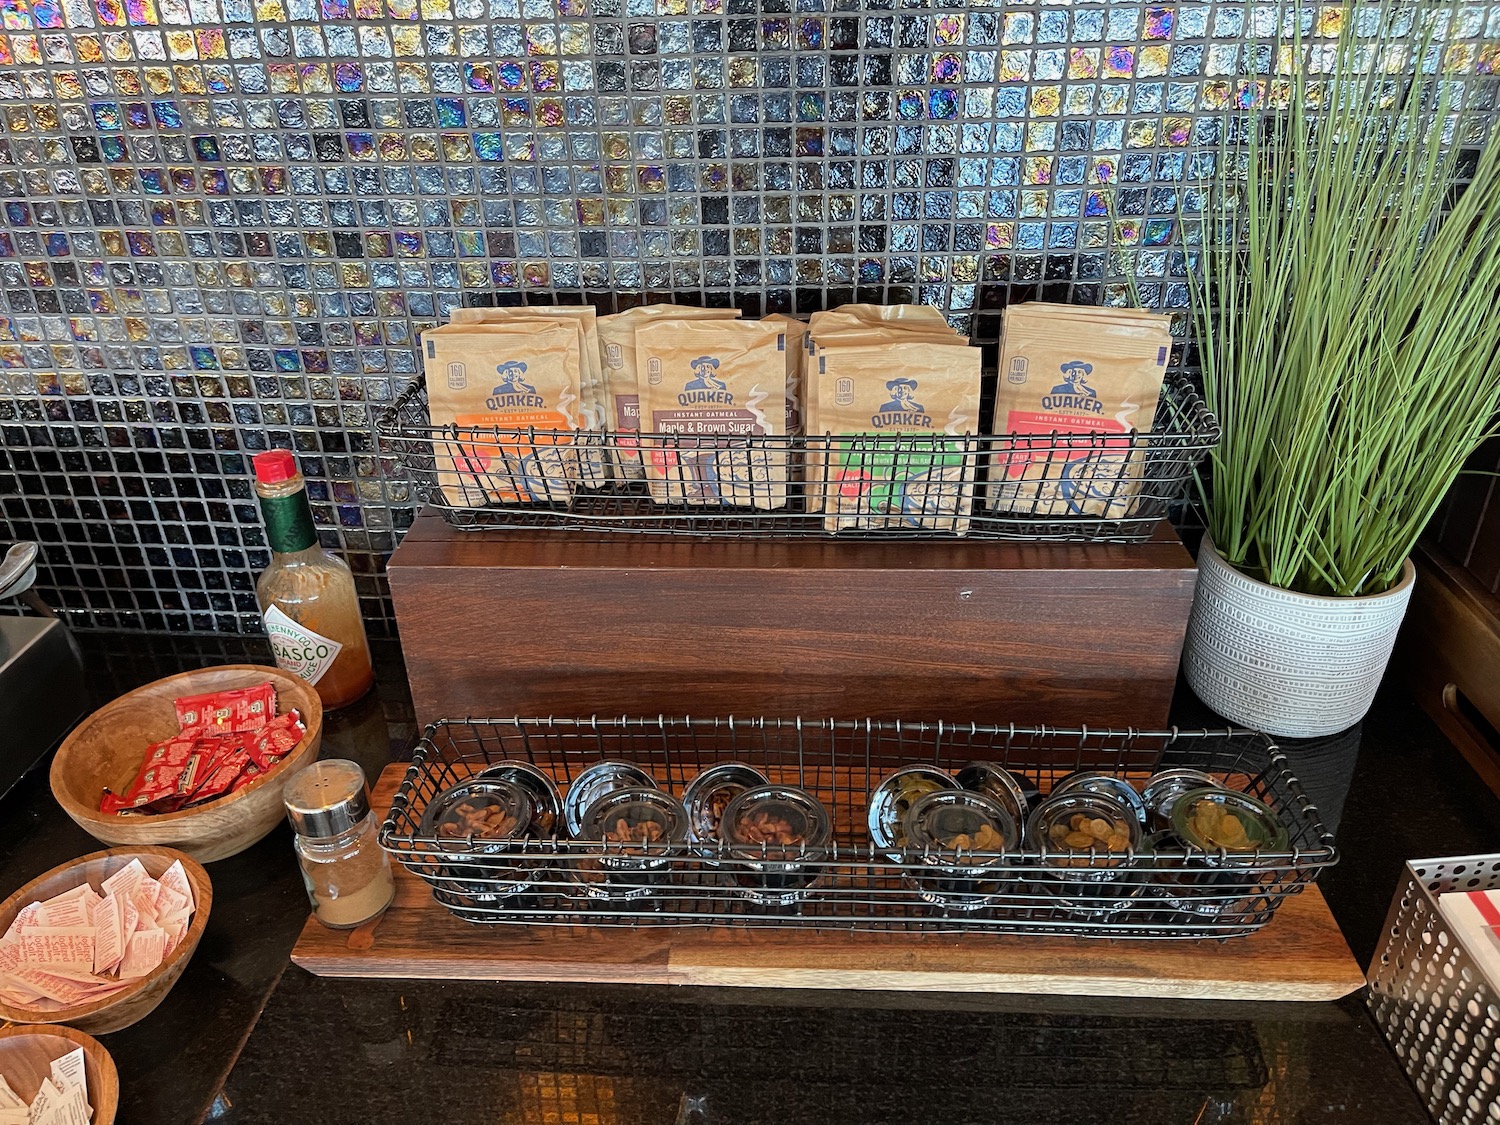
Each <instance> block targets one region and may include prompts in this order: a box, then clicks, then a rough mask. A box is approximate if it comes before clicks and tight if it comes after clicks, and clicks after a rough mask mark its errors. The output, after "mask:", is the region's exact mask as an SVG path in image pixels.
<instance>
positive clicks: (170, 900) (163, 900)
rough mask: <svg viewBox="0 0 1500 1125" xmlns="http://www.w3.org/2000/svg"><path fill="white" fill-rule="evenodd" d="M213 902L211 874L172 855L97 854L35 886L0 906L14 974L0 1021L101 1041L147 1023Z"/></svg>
mask: <svg viewBox="0 0 1500 1125" xmlns="http://www.w3.org/2000/svg"><path fill="white" fill-rule="evenodd" d="M213 897H214V896H213V887H212V885H211V884H210V883H209V881H208V873H207V872H206V871H204V870H203V868H202V867H200V866H199V865H198V863H197V862H196V861H195V860H193V859H191V858H189V857H188V856H185V855H183V854H182V853H181V852H176V851H173V850H172V849H170V848H146V847H141V848H114V849H111V850H110V851H104V852H94V853H93V854H92V855H86V856H81V857H79V858H78V859H74V860H70V861H69V862H67V863H64V864H62V865H60V866H58V867H54V868H53V869H52V870H51V871H49V872H47V873H46V874H45V875H42V876H39V877H38V878H36V879H33V880H32V881H31V882H29V883H27V884H26V885H25V886H24V887H22V888H21V889H20V890H18V891H16V892H15V893H14V894H12V895H11V896H10V897H9V898H7V899H6V900H5V901H4V902H3V903H0V964H5V965H11V966H12V967H10V968H8V969H7V970H6V971H5V972H3V973H0V1019H4V1020H9V1021H11V1022H13V1023H21V1024H51V1023H55V1024H67V1025H69V1026H71V1027H74V1028H77V1029H78V1030H79V1031H84V1032H88V1033H90V1034H93V1035H102V1034H104V1033H106V1032H110V1031H119V1030H120V1029H121V1028H125V1027H129V1026H130V1025H131V1024H133V1023H135V1022H136V1021H137V1020H140V1019H142V1018H144V1017H145V1016H148V1015H150V1014H151V1012H152V1011H153V1010H154V1009H155V1008H156V1006H157V1005H158V1004H160V1003H161V1002H162V1001H163V1000H164V999H166V996H167V993H168V992H170V991H171V990H172V986H173V985H174V984H176V983H177V979H178V978H179V977H180V976H182V971H183V970H184V969H185V968H187V963H188V961H189V960H191V958H192V956H193V951H194V950H196V949H197V948H198V942H199V940H200V939H201V938H202V937H203V929H204V927H205V926H206V925H208V913H209V909H210V907H212V905H213ZM3 1096H4V1095H3V1093H0V1097H3ZM3 1122H4V1115H3V1114H0V1123H3Z"/></svg>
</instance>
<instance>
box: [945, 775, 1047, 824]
mask: <svg viewBox="0 0 1500 1125" xmlns="http://www.w3.org/2000/svg"><path fill="white" fill-rule="evenodd" d="M953 777H954V780H955V781H957V782H958V784H959V787H960V788H962V789H969V790H972V791H974V792H976V793H983V794H984V795H985V796H987V797H992V798H994V799H995V800H996V801H999V802H1000V806H1001V807H1002V808H1003V809H1005V811H1006V812H1008V813H1010V815H1011V819H1012V820H1014V821H1015V822H1016V824H1018V825H1020V824H1025V823H1026V810H1027V809H1028V808H1029V807H1030V803H1029V801H1028V799H1027V797H1026V789H1025V787H1024V786H1023V785H1022V783H1021V779H1020V778H1019V777H1017V776H1016V775H1015V774H1013V773H1011V772H1010V770H1008V769H1005V768H1004V767H1003V766H997V765H996V764H995V763H994V762H970V763H969V764H968V765H966V766H965V767H964V768H963V769H961V770H959V771H958V773H956V774H954V775H953Z"/></svg>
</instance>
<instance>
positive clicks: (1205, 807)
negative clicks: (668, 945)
mask: <svg viewBox="0 0 1500 1125" xmlns="http://www.w3.org/2000/svg"><path fill="white" fill-rule="evenodd" d="M1172 834H1173V835H1174V836H1176V837H1177V839H1178V840H1180V841H1181V842H1182V844H1183V845H1185V847H1186V850H1187V854H1188V856H1189V857H1190V858H1191V859H1194V860H1197V861H1200V862H1201V863H1202V865H1203V866H1204V867H1205V868H1208V869H1209V870H1208V871H1206V872H1205V873H1204V874H1202V875H1194V876H1193V877H1192V886H1194V887H1196V888H1199V889H1200V894H1199V896H1198V897H1200V898H1201V899H1202V901H1200V902H1199V903H1198V904H1197V906H1196V909H1197V910H1198V912H1199V913H1206V912H1208V908H1209V907H1211V906H1214V905H1217V906H1218V907H1219V908H1220V909H1227V908H1228V907H1230V906H1233V905H1234V904H1235V903H1236V901H1237V900H1238V898H1239V897H1241V896H1244V895H1248V894H1252V893H1254V891H1255V889H1256V887H1258V886H1259V885H1260V884H1261V883H1263V882H1274V881H1275V880H1276V878H1277V877H1278V876H1277V874H1276V871H1275V869H1274V864H1273V863H1272V861H1270V860H1269V859H1267V858H1266V857H1268V856H1274V855H1278V854H1281V853H1285V852H1287V851H1288V850H1289V849H1290V847H1291V844H1290V841H1289V837H1288V836H1287V831H1286V828H1285V827H1284V826H1283V825H1282V823H1281V819H1280V818H1279V817H1278V816H1277V815H1276V813H1275V812H1274V811H1272V809H1271V807H1270V806H1269V805H1267V804H1266V803H1265V802H1264V801H1261V800H1258V799H1257V798H1255V797H1252V796H1250V794H1248V793H1241V792H1238V791H1236V790H1232V789H1220V788H1217V787H1214V788H1203V789H1193V790H1190V791H1189V792H1187V793H1184V794H1182V796H1180V797H1178V798H1177V800H1176V802H1175V803H1174V804H1173V806H1172Z"/></svg>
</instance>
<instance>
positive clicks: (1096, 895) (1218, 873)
mask: <svg viewBox="0 0 1500 1125" xmlns="http://www.w3.org/2000/svg"><path fill="white" fill-rule="evenodd" d="M601 761H615V762H629V763H632V764H633V765H635V766H636V767H639V769H641V770H644V771H645V773H646V774H648V775H649V776H650V777H651V778H652V779H654V781H655V782H656V784H657V785H658V786H659V787H660V788H661V789H662V790H664V791H666V792H667V793H669V794H671V795H672V796H674V797H681V796H682V794H683V792H684V790H685V789H686V788H687V786H688V784H689V783H690V782H691V781H692V780H693V779H694V778H695V777H696V776H697V775H698V774H699V773H700V772H702V771H703V770H705V769H708V768H709V767H711V766H714V765H718V764H721V763H724V762H736V763H741V764H743V765H746V766H749V767H751V768H752V769H753V770H756V771H758V772H759V773H761V774H762V775H764V776H765V777H766V778H767V780H768V783H769V785H770V786H772V787H775V786H781V787H795V788H796V789H798V790H802V791H804V792H805V793H807V794H810V795H811V796H812V797H814V798H816V800H817V801H818V802H820V803H821V804H822V806H823V807H824V808H825V809H826V810H827V811H828V814H829V819H830V820H831V822H832V823H831V828H832V831H831V838H830V839H829V840H828V842H827V844H826V845H824V846H820V847H818V848H816V849H813V850H807V848H806V847H805V845H804V846H801V847H799V848H798V849H794V850H791V851H787V850H785V849H783V850H782V851H781V852H780V853H778V854H777V855H775V856H771V857H769V859H770V860H772V861H774V862H768V861H767V859H768V857H766V856H764V855H763V856H760V857H756V856H754V855H747V854H746V853H745V851H744V850H743V849H737V850H731V849H729V848H727V847H726V846H725V845H723V844H721V843H718V842H715V841H702V840H699V841H694V840H689V841H686V842H684V841H677V842H671V841H668V840H665V839H663V841H661V842H651V843H644V844H640V845H637V846H634V847H630V848H626V847H622V846H620V845H618V844H613V843H610V842H607V841H606V842H587V841H581V840H575V839H568V838H566V836H565V835H563V834H562V828H561V823H559V824H558V829H557V832H556V834H549V835H546V837H545V838H529V839H523V840H514V841H508V842H506V843H504V844H500V845H496V844H494V843H493V842H490V841H486V842H485V844H484V846H483V847H482V848H476V846H475V840H474V839H472V838H468V839H465V838H454V837H451V836H449V837H439V836H436V835H433V834H431V829H430V826H429V828H428V831H427V833H426V834H424V831H423V815H424V813H425V812H426V811H427V809H428V806H429V804H430V803H431V802H432V801H433V799H434V798H435V797H437V796H438V795H439V794H441V793H443V792H444V791H445V790H447V789H449V788H450V787H451V786H453V785H456V784H458V783H460V782H462V781H465V780H467V779H469V778H471V777H473V776H474V775H475V774H478V773H480V772H481V771H483V770H486V769H489V768H490V767H494V766H498V765H501V764H502V763H515V762H520V763H526V765H527V766H530V767H534V768H535V769H536V770H539V771H540V772H541V773H543V774H545V775H547V777H548V778H550V779H551V781H552V782H554V783H555V785H556V786H557V788H558V789H559V790H561V791H562V792H563V799H564V801H566V797H567V793H568V791H569V790H570V787H571V786H572V784H573V782H574V780H575V779H576V778H577V777H578V775H579V774H580V773H581V772H582V771H583V770H585V769H587V768H588V767H589V766H591V765H594V764H595V763H598V762H601ZM972 762H989V763H993V764H995V765H998V766H1000V767H1002V768H1003V769H1005V770H1007V771H1010V772H1011V773H1012V774H1016V775H1020V776H1021V777H1022V778H1023V780H1025V781H1026V782H1029V783H1030V784H1031V785H1033V786H1034V787H1035V792H1036V793H1037V794H1039V795H1040V796H1043V797H1044V796H1045V795H1047V794H1048V793H1049V792H1050V791H1051V789H1052V787H1053V785H1054V783H1056V782H1057V781H1058V780H1059V779H1061V778H1062V777H1064V776H1065V775H1066V774H1069V773H1072V772H1075V771H1079V770H1090V771H1102V772H1106V773H1112V774H1115V775H1117V776H1119V777H1121V778H1124V779H1125V780H1127V781H1129V782H1132V783H1133V785H1134V786H1135V787H1136V788H1140V787H1141V786H1142V785H1143V784H1144V782H1145V781H1146V779H1147V778H1148V777H1150V776H1151V775H1152V774H1153V773H1156V772H1159V771H1161V770H1166V769H1179V768H1185V769H1194V770H1199V771H1202V772H1204V773H1207V774H1209V775H1211V776H1212V777H1213V779H1214V780H1215V781H1216V782H1218V783H1219V784H1220V785H1221V786H1223V787H1224V788H1228V789H1233V790H1239V791H1242V792H1244V793H1248V794H1250V795H1251V796H1253V797H1256V798H1258V799H1259V800H1260V801H1262V802H1264V803H1265V804H1266V805H1268V806H1270V808H1271V809H1272V810H1273V811H1274V813H1275V815H1276V817H1277V818H1278V819H1279V820H1280V821H1281V823H1282V825H1283V827H1284V828H1285V829H1286V833H1287V840H1288V843H1287V845H1286V847H1285V850H1281V851H1274V852H1272V851H1264V850H1262V851H1256V852H1253V853H1242V854H1240V855H1237V856H1234V857H1233V858H1232V861H1231V860H1229V857H1226V855H1225V854H1224V853H1223V852H1220V853H1218V854H1214V853H1211V852H1209V853H1205V852H1202V851H1195V850H1193V849H1190V848H1189V849H1181V848H1176V849H1173V850H1171V851H1153V850H1152V849H1151V848H1150V847H1149V845H1145V844H1143V846H1142V847H1140V848H1135V847H1132V848H1131V849H1129V850H1128V852H1126V853H1124V854H1123V855H1115V856H1109V855H1106V856H1104V857H1103V858H1099V859H1093V860H1085V861H1082V862H1080V861H1078V860H1074V861H1073V865H1070V866H1061V865H1059V864H1058V862H1057V855H1056V853H1053V854H1052V856H1051V857H1050V862H1049V857H1048V856H1047V855H1046V854H1044V853H1043V852H1042V851H1040V850H1038V849H1035V848H1031V847H1027V846H1024V845H1023V846H1020V847H1016V848H1012V849H1010V850H1007V851H1003V852H990V853H982V852H970V853H966V854H965V855H964V856H963V863H962V864H961V865H960V867H959V868H958V869H952V868H946V867H943V866H941V865H937V866H935V865H934V862H933V859H934V857H933V855H932V854H931V853H926V854H915V853H913V852H911V851H910V850H901V851H892V850H890V849H889V848H884V849H883V848H880V847H877V845H876V844H875V843H874V842H873V841H872V839H871V836H870V832H869V829H868V827H867V811H868V808H869V803H870V797H871V794H872V793H873V792H874V791H875V790H876V789H877V788H878V787H879V785H880V783H881V781H882V780H883V779H884V778H885V777H886V776H887V775H889V774H890V773H891V772H893V771H895V770H897V769H900V768H902V767H907V766H912V765H925V766H932V767H937V768H940V769H944V770H947V771H950V772H956V771H958V770H960V769H962V768H963V767H964V766H965V765H967V764H969V763H972ZM1034 799H1035V798H1034ZM380 842H381V844H382V845H383V846H384V847H385V848H386V849H387V850H388V851H389V852H390V853H391V855H392V856H393V857H394V858H396V859H397V860H399V861H400V862H401V863H402V864H404V865H405V866H406V867H407V868H408V869H410V870H411V871H412V872H414V873H415V874H417V875H418V876H420V877H421V878H422V879H424V880H425V881H426V882H427V883H428V884H429V885H431V887H432V888H433V892H434V897H435V898H436V899H437V900H438V901H439V902H441V903H443V904H444V905H445V906H446V907H448V909H450V910H452V911H453V913H455V914H456V915H458V916H459V917H461V918H464V919H466V920H468V921H471V922H478V923H510V924H523V925H567V926H575V925H590V926H704V925H729V926H772V927H822V928H825V929H844V930H907V931H930V932H964V931H974V930H981V931H987V932H991V933H996V932H1001V933H1005V932H1008V933H1045V934H1070V935H1076V936H1101V937H1104V936H1114V937H1151V938H1206V937H1207V938H1222V937H1235V936H1240V935H1244V934H1248V933H1252V932H1253V931H1255V930H1257V929H1259V928H1260V927H1261V926H1263V925H1265V924H1266V923H1267V922H1268V921H1270V919H1271V917H1272V916H1273V915H1274V914H1275V912H1276V910H1277V908H1278V907H1279V906H1280V905H1281V903H1282V902H1283V901H1284V900H1285V899H1286V897H1287V896H1288V895H1290V894H1295V893H1297V892H1298V891H1299V890H1301V888H1302V886H1303V884H1305V883H1307V882H1310V881H1311V880H1313V879H1315V878H1316V876H1317V874H1318V872H1319V871H1320V870H1321V869H1322V868H1324V867H1327V866H1330V865H1332V864H1333V863H1335V862H1337V858H1338V857H1337V852H1336V851H1335V849H1334V846H1333V839H1332V837H1331V835H1330V834H1329V833H1328V832H1327V831H1326V830H1325V829H1324V827H1323V824H1322V822H1321V820H1320V819H1319V816H1318V811H1317V809H1316V807H1314V806H1313V805H1312V804H1311V802H1309V800H1308V799H1307V797H1306V795H1305V794H1304V793H1303V792H1302V789H1301V787H1300V786H1299V785H1298V783H1297V779H1296V778H1295V777H1294V776H1293V774H1292V771H1291V769H1290V766H1289V763H1288V760H1287V758H1286V757H1285V755H1283V754H1282V753H1281V751H1280V750H1279V749H1278V748H1277V747H1276V746H1275V744H1274V743H1272V742H1271V741H1270V740H1269V739H1267V738H1266V737H1265V736H1264V735H1260V734H1256V733H1253V732H1249V731H1243V730H1217V731H1208V730H1202V731H1180V730H1170V731H1137V730H1124V731H1121V730H1108V729H1093V728H1083V727H1081V728H1077V729H1059V728H1050V727H1011V726H986V725H976V724H956V725H950V724H946V723H905V722H893V721H875V720H866V721H835V720H820V721H810V720H786V719H749V720H746V719H730V718H722V719H688V718H654V719H643V718H618V719H598V718H593V719H558V718H536V719H524V718H517V719H466V720H444V721H441V722H437V723H434V724H433V725H431V726H430V727H428V728H427V730H426V732H425V734H424V736H423V738H422V740H421V742H420V743H419V744H418V746H417V747H416V750H415V751H414V754H413V759H412V763H411V766H410V768H409V769H408V770H407V772H406V775H405V777H404V778H403V779H402V781H401V784H400V787H399V789H398V790H397V792H396V795H395V797H394V799H393V802H392V806H391V810H390V813H389V815H388V816H387V817H386V819H385V821H384V823H383V824H382V825H381V830H380Z"/></svg>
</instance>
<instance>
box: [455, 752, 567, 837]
mask: <svg viewBox="0 0 1500 1125" xmlns="http://www.w3.org/2000/svg"><path fill="white" fill-rule="evenodd" d="M474 776H475V777H478V778H495V779H497V780H499V781H511V782H514V783H515V784H517V785H521V786H524V787H525V788H526V789H527V790H528V791H529V792H530V793H531V799H532V808H533V819H532V826H531V834H532V835H533V836H535V837H536V838H537V839H539V840H549V839H551V838H552V837H553V836H555V835H556V834H557V832H558V829H559V826H560V825H561V824H562V796H561V794H559V793H558V791H557V783H556V782H555V781H553V780H552V778H551V777H549V776H548V775H547V774H546V773H544V772H543V771H542V770H540V769H538V768H537V767H536V766H534V765H532V764H531V763H530V762H519V761H512V762H497V763H496V764H495V765H493V766H490V767H489V768H487V769H482V770H480V771H479V772H478V773H477V774H475V775H474Z"/></svg>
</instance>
